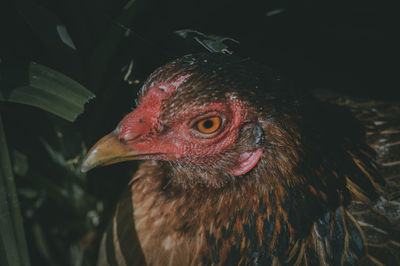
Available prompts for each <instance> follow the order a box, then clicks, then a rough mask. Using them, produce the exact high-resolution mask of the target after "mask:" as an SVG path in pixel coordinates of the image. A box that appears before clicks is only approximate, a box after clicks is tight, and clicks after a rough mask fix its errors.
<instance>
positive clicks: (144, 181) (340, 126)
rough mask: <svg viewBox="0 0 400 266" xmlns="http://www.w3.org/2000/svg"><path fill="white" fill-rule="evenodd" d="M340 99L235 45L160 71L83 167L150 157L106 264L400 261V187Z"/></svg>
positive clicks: (117, 221)
mask: <svg viewBox="0 0 400 266" xmlns="http://www.w3.org/2000/svg"><path fill="white" fill-rule="evenodd" d="M339 105H340V104H339ZM339 105H338V104H336V105H332V104H329V103H327V102H326V101H325V102H321V101H318V100H316V99H314V98H313V97H312V96H310V95H309V94H308V93H306V92H304V91H301V90H297V89H295V88H293V87H292V86H290V83H288V82H286V81H285V80H284V79H282V78H281V77H280V75H279V74H277V73H275V72H273V71H272V70H270V69H269V68H267V67H263V66H260V65H258V64H256V63H254V62H252V61H251V60H249V59H241V58H238V57H235V56H231V55H222V54H197V55H187V56H184V57H182V58H179V59H176V60H175V61H172V62H170V63H168V64H166V65H165V66H163V67H161V68H159V69H157V70H156V71H155V72H154V73H153V74H151V76H150V77H149V78H148V80H147V81H146V83H145V84H144V86H143V88H142V90H141V92H140V95H139V104H138V106H137V108H136V109H135V110H134V111H133V112H131V113H129V114H127V115H126V116H125V117H124V118H123V119H122V121H121V122H120V123H119V124H118V126H117V127H116V129H115V130H114V131H112V133H110V134H109V135H107V136H105V137H104V138H102V139H101V140H100V141H99V142H98V143H97V144H95V146H94V147H93V148H92V149H91V150H90V151H89V152H88V154H87V156H86V158H85V160H84V161H83V164H82V170H83V171H88V170H90V169H92V168H94V167H97V166H101V165H108V164H112V163H116V162H120V161H126V160H145V161H144V162H142V163H141V165H140V167H139V169H138V171H137V172H136V173H135V175H134V176H133V178H132V180H131V181H130V183H129V189H127V191H126V193H125V194H124V195H123V196H122V198H121V200H120V202H119V203H118V205H117V207H116V211H115V215H114V217H113V218H112V221H111V224H110V226H109V228H108V230H107V232H106V233H105V234H104V236H103V239H102V243H101V247H100V254H99V261H98V265H127V266H130V265H145V264H147V265H358V264H361V265H382V264H387V265H400V244H399V242H397V241H398V240H399V239H400V238H399V232H400V230H399V227H398V224H396V223H395V218H398V217H397V216H396V215H397V214H396V213H398V212H399V209H398V207H397V206H398V205H396V202H394V201H393V202H392V201H390V199H389V200H388V199H384V198H382V196H383V195H384V194H385V193H386V191H387V190H388V187H390V188H392V191H391V193H392V192H393V193H395V192H396V191H398V190H397V188H393V186H389V185H390V184H389V183H390V182H385V179H384V178H383V176H382V173H381V172H382V171H381V170H380V164H379V163H378V162H377V161H376V160H375V159H374V158H375V152H374V150H373V149H372V148H371V147H370V146H368V145H367V142H366V141H367V139H366V134H365V130H364V127H363V126H362V125H361V123H359V122H358V121H357V120H356V119H354V118H353V115H355V116H357V115H359V116H360V117H361V118H362V116H363V115H365V114H364V113H362V112H357V110H358V109H357V108H356V107H357V106H358V105H357V104H355V105H353V107H354V108H353V109H356V111H355V112H353V115H351V113H350V112H349V111H347V110H345V108H343V107H340V106H339ZM341 105H346V104H341ZM371 110H372V109H371ZM353 111H354V110H353ZM364 120H365V119H364ZM366 120H368V119H366ZM373 126H374V125H373ZM370 129H371V128H370ZM375 133H376V132H375ZM368 136H369V137H371V136H372V135H371V134H369V135H368ZM397 175H398V173H397ZM115 178H117V177H115ZM388 193H389V192H388ZM391 195H392V194H391ZM397 197H398V194H397ZM379 202H380V203H382V204H386V205H385V206H384V205H382V204H381V205H382V206H384V207H383V209H384V210H387V209H388V208H389V207H387V206H389V205H390V208H389V209H391V210H392V213H394V214H393V215H392V217H389V216H390V215H387V214H386V213H385V212H384V211H379V208H377V207H376V206H377V205H376V204H377V203H379ZM396 208H397V209H396ZM396 211H397V212H396Z"/></svg>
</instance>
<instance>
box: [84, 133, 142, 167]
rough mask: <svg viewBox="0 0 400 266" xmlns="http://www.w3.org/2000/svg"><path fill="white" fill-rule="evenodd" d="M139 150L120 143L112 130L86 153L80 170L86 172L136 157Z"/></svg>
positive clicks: (139, 153)
mask: <svg viewBox="0 0 400 266" xmlns="http://www.w3.org/2000/svg"><path fill="white" fill-rule="evenodd" d="M138 155H142V153H141V152H137V151H134V150H133V149H131V148H130V147H128V146H127V145H125V144H124V143H122V142H121V141H120V140H119V138H118V135H117V134H116V133H114V132H111V133H110V134H108V135H106V136H104V137H103V138H102V139H100V140H99V141H98V142H97V143H96V144H95V145H94V146H93V147H92V148H91V149H90V150H89V152H88V153H87V154H86V157H85V159H83V162H82V165H81V171H82V172H87V171H89V170H90V169H93V168H95V167H98V166H103V165H109V164H113V163H117V162H123V161H128V160H134V159H137V156H138Z"/></svg>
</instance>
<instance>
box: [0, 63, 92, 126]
mask: <svg viewBox="0 0 400 266" xmlns="http://www.w3.org/2000/svg"><path fill="white" fill-rule="evenodd" d="M94 97H95V95H94V94H93V93H92V92H91V91H89V90H88V89H86V88H85V87H84V86H82V85H81V84H79V83H78V82H76V81H74V80H72V79H71V78H69V77H67V76H66V75H64V74H62V73H60V72H57V71H55V70H53V69H51V68H48V67H46V66H43V65H40V64H37V63H34V62H30V63H28V64H25V65H18V66H8V65H5V66H3V67H2V68H0V101H8V102H15V103H22V104H27V105H32V106H35V107H39V108H41V109H43V110H46V111H48V112H50V113H53V114H55V115H57V116H60V117H62V118H64V119H66V120H68V121H71V122H72V121H74V120H75V119H76V118H77V116H78V115H79V114H81V113H82V112H83V110H84V104H85V103H86V102H88V101H89V100H90V99H92V98H94Z"/></svg>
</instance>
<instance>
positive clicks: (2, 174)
mask: <svg viewBox="0 0 400 266" xmlns="http://www.w3.org/2000/svg"><path fill="white" fill-rule="evenodd" d="M0 242H1V243H0V257H1V259H0V262H1V265H7V266H29V265H30V264H29V257H28V249H27V246H26V240H25V234H24V228H23V222H22V216H21V211H20V208H19V203H18V198H17V192H16V190H15V182H14V176H13V173H12V167H11V162H10V157H9V154H8V148H7V142H6V137H5V134H4V129H3V123H2V120H1V117H0ZM3 253H4V254H3Z"/></svg>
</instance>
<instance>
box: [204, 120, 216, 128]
mask: <svg viewBox="0 0 400 266" xmlns="http://www.w3.org/2000/svg"><path fill="white" fill-rule="evenodd" d="M213 125H214V122H213V121H211V120H206V121H205V122H204V124H203V126H204V127H205V128H207V129H210V128H212V126H213Z"/></svg>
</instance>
